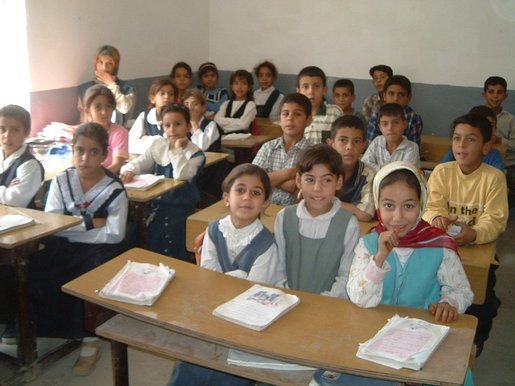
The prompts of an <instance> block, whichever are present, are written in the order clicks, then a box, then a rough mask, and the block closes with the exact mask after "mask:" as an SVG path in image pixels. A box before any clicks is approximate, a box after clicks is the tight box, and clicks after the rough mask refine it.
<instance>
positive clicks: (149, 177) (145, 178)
mask: <svg viewBox="0 0 515 386" xmlns="http://www.w3.org/2000/svg"><path fill="white" fill-rule="evenodd" d="M164 180H165V176H162V175H161V176H155V175H153V174H139V175H135V176H134V179H133V180H132V181H131V182H127V183H125V184H124V185H125V188H126V189H130V190H148V189H150V188H151V187H153V186H154V185H157V184H159V183H160V182H163V181H164Z"/></svg>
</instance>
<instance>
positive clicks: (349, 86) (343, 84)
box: [333, 79, 354, 95]
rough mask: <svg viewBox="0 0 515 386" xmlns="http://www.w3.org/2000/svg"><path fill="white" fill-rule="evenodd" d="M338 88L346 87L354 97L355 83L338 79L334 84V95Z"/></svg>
mask: <svg viewBox="0 0 515 386" xmlns="http://www.w3.org/2000/svg"><path fill="white" fill-rule="evenodd" d="M336 87H344V88H346V89H348V90H349V91H350V93H351V95H354V83H352V80H350V79H338V80H337V81H336V82H334V85H333V93H334V89H335V88H336Z"/></svg>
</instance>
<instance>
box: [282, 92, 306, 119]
mask: <svg viewBox="0 0 515 386" xmlns="http://www.w3.org/2000/svg"><path fill="white" fill-rule="evenodd" d="M285 103H295V104H297V105H299V106H300V107H302V110H304V113H305V114H306V118H307V117H310V116H311V101H310V100H309V98H308V97H307V96H305V95H304V94H301V93H298V92H295V93H292V94H286V95H285V96H284V98H283V100H282V101H281V103H280V104H279V111H281V110H282V109H283V106H284V104H285Z"/></svg>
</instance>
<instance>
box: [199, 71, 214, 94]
mask: <svg viewBox="0 0 515 386" xmlns="http://www.w3.org/2000/svg"><path fill="white" fill-rule="evenodd" d="M200 80H201V81H202V84H203V85H204V87H206V88H207V89H209V90H214V89H215V88H216V82H218V75H216V72H214V71H206V72H205V73H204V75H202V77H201V78H200Z"/></svg>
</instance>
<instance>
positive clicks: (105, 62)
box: [95, 55, 115, 75]
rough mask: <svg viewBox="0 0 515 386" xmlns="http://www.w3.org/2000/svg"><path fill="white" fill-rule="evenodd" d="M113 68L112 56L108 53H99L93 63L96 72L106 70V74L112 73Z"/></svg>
mask: <svg viewBox="0 0 515 386" xmlns="http://www.w3.org/2000/svg"><path fill="white" fill-rule="evenodd" d="M114 68H115V62H114V59H113V58H112V57H110V56H109V55H100V56H99V57H98V58H97V62H96V63H95V70H96V71H97V72H107V73H108V74H111V75H112V74H113V71H114Z"/></svg>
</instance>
